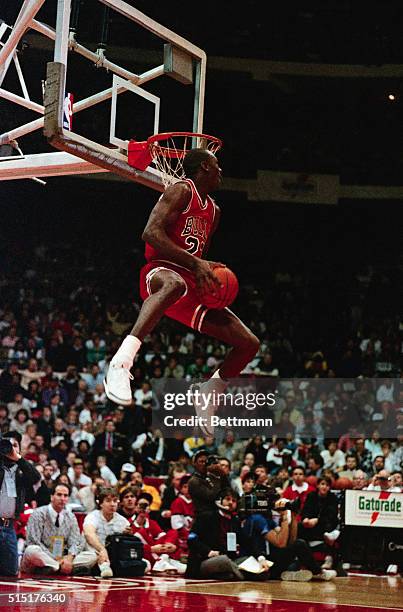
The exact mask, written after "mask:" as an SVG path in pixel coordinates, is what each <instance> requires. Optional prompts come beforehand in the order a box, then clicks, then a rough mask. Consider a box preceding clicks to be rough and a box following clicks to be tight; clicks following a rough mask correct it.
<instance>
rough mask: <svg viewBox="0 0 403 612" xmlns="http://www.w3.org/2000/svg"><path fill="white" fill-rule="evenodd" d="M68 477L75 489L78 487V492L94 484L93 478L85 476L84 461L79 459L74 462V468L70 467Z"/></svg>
mask: <svg viewBox="0 0 403 612" xmlns="http://www.w3.org/2000/svg"><path fill="white" fill-rule="evenodd" d="M67 476H68V477H69V478H70V482H71V484H72V485H73V486H74V487H77V489H78V490H80V489H81V488H82V487H86V486H88V485H90V484H92V480H91V478H90V477H89V476H87V475H86V474H84V464H83V460H82V459H78V458H77V459H74V460H73V467H69V469H68V470H67Z"/></svg>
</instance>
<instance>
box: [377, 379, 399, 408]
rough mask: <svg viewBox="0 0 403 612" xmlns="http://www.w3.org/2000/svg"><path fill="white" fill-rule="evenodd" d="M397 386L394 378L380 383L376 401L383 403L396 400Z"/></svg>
mask: <svg viewBox="0 0 403 612" xmlns="http://www.w3.org/2000/svg"><path fill="white" fill-rule="evenodd" d="M394 393H395V387H394V384H393V381H392V379H390V378H389V379H388V378H387V379H386V380H385V382H384V383H383V385H380V387H379V388H378V390H377V392H376V401H377V402H378V403H379V404H381V403H382V402H391V403H393V402H394V401H395V397H394Z"/></svg>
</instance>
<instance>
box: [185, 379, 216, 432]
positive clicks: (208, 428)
mask: <svg viewBox="0 0 403 612" xmlns="http://www.w3.org/2000/svg"><path fill="white" fill-rule="evenodd" d="M195 391H199V393H202V392H203V391H202V389H201V383H194V384H193V385H190V392H191V394H192V403H193V406H194V409H195V412H196V416H197V417H199V419H200V421H199V429H200V431H201V433H202V436H204V437H206V436H207V437H208V436H214V427H213V425H211V421H210V419H211V417H212V416H213V415H214V414H215V411H216V406H214V405H210V404H208V405H207V407H205V404H204V402H203V401H201V400H200V399H199V400H198V399H197V396H198V394H195Z"/></svg>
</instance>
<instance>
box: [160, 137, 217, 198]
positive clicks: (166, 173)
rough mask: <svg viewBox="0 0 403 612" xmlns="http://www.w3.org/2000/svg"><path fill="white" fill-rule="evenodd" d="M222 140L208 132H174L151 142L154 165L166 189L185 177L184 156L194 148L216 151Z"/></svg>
mask: <svg viewBox="0 0 403 612" xmlns="http://www.w3.org/2000/svg"><path fill="white" fill-rule="evenodd" d="M221 144H222V143H221V141H220V140H219V139H218V138H215V137H214V136H208V135H207V134H183V133H172V134H169V135H166V136H165V135H164V136H163V137H161V138H158V140H154V141H152V142H150V145H149V146H150V154H151V156H152V157H153V163H154V166H155V168H156V169H157V170H159V172H160V173H161V180H162V182H163V184H164V187H165V189H166V188H167V187H169V186H170V185H173V184H174V183H176V182H177V181H180V180H182V179H184V178H185V172H184V169H183V158H184V157H185V155H186V153H187V152H188V151H189V150H190V149H193V148H196V147H198V148H202V149H207V150H208V151H211V153H214V154H215V153H216V152H217V151H218V149H220V147H221Z"/></svg>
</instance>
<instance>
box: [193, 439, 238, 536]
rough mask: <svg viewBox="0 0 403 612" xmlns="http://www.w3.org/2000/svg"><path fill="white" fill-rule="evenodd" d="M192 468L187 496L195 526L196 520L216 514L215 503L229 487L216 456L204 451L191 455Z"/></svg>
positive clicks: (226, 477)
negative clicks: (191, 507)
mask: <svg viewBox="0 0 403 612" xmlns="http://www.w3.org/2000/svg"><path fill="white" fill-rule="evenodd" d="M193 466H194V470H195V471H194V473H193V475H192V477H191V478H190V480H189V494H190V497H191V498H192V501H193V506H194V511H195V525H197V522H198V520H200V519H201V518H203V519H204V518H205V516H206V514H207V515H210V516H213V515H214V514H215V513H216V511H217V508H216V505H215V501H216V500H217V499H218V497H219V495H220V493H221V491H222V490H223V489H226V488H228V487H230V486H231V485H230V481H229V479H228V476H226V474H225V472H224V469H223V467H222V466H221V465H220V460H219V457H217V456H216V455H209V453H208V452H206V451H204V450H200V451H197V452H196V453H195V454H194V455H193Z"/></svg>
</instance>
